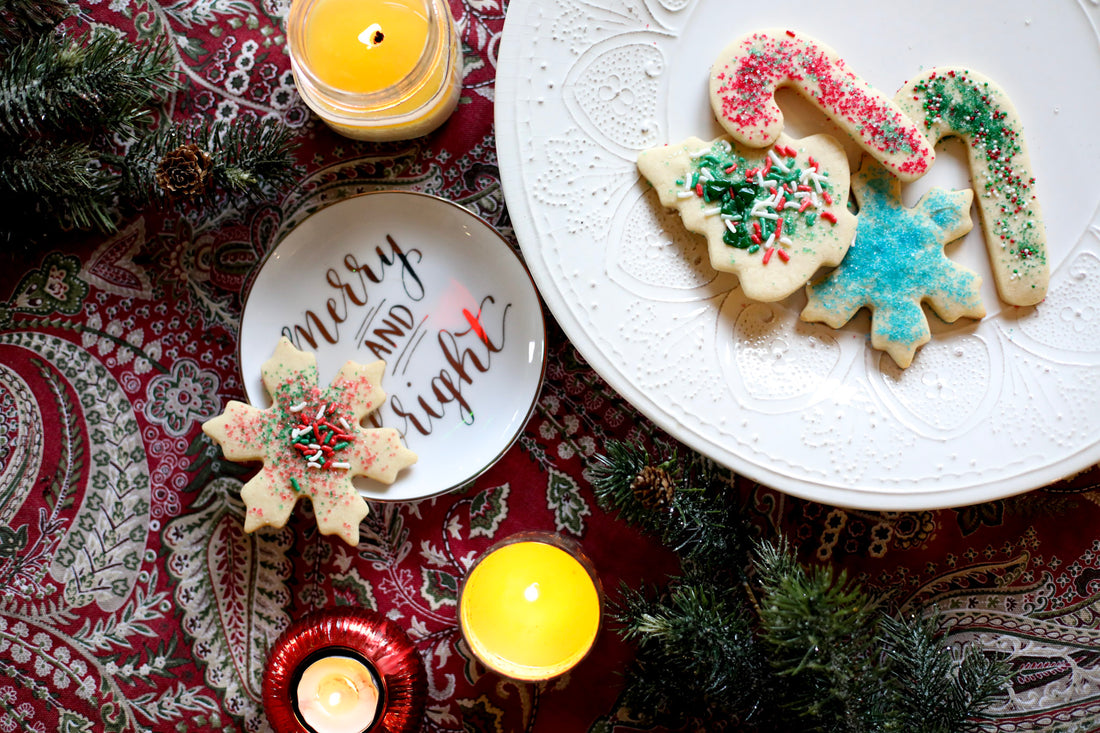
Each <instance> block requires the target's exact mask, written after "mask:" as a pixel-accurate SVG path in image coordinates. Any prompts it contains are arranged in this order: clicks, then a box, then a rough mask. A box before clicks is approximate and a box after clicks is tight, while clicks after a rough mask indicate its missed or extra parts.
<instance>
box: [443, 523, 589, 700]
mask: <svg viewBox="0 0 1100 733" xmlns="http://www.w3.org/2000/svg"><path fill="white" fill-rule="evenodd" d="M602 604H603V591H602V588H601V585H600V581H599V576H598V575H597V574H596V572H595V570H594V569H593V567H592V564H591V562H590V561H589V560H588V558H587V557H586V556H585V555H584V553H583V552H582V551H581V548H580V546H579V545H578V544H576V543H575V542H572V541H571V540H568V539H567V538H565V537H561V536H560V535H555V534H552V533H549V532H523V533H520V534H516V535H512V536H511V537H508V538H507V539H505V540H503V541H501V542H499V543H497V544H496V545H494V546H493V547H491V548H489V550H488V551H487V552H486V553H485V554H484V555H482V556H481V557H480V558H479V559H478V560H477V561H476V562H475V563H474V565H473V567H472V568H470V572H469V574H468V575H467V576H466V579H465V581H464V582H463V585H462V589H461V591H460V594H459V601H458V606H459V608H458V618H459V626H460V628H461V630H462V636H463V638H464V639H465V641H466V645H467V646H468V647H469V649H470V651H471V652H472V653H473V654H474V656H475V657H477V658H478V660H480V661H481V662H482V663H483V664H484V665H485V666H486V667H488V668H489V669H491V670H493V671H495V672H497V673H498V674H501V675H503V676H505V677H509V678H511V679H516V680H524V681H537V680H547V679H551V678H553V677H557V676H559V675H561V674H564V673H565V672H567V671H569V670H570V669H572V668H573V667H575V666H576V665H577V664H578V663H579V662H580V661H581V660H582V659H584V658H585V657H586V656H587V655H588V652H589V651H590V650H591V649H592V646H593V644H595V642H596V637H597V635H598V633H599V629H600V625H601V613H602V611H601V609H602Z"/></svg>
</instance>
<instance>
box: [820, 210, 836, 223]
mask: <svg viewBox="0 0 1100 733" xmlns="http://www.w3.org/2000/svg"><path fill="white" fill-rule="evenodd" d="M821 218H822V219H824V220H825V221H827V222H829V223H830V224H836V217H835V216H833V212H831V211H822V212H821Z"/></svg>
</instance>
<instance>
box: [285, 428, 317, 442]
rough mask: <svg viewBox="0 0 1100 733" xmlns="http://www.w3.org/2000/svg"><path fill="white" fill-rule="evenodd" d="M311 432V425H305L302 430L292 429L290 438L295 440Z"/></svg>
mask: <svg viewBox="0 0 1100 733" xmlns="http://www.w3.org/2000/svg"><path fill="white" fill-rule="evenodd" d="M312 432H313V426H312V425H306V426H305V427H304V428H301V429H298V428H294V431H293V432H292V433H291V434H290V437H291V438H294V439H295V440H297V439H298V438H300V437H302V436H303V435H309V434H310V433H312Z"/></svg>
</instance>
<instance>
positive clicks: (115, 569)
mask: <svg viewBox="0 0 1100 733" xmlns="http://www.w3.org/2000/svg"><path fill="white" fill-rule="evenodd" d="M452 8H453V11H454V14H455V17H456V18H457V20H458V23H459V26H460V28H461V33H462V39H463V44H464V50H465V55H466V61H465V65H466V68H465V83H464V89H463V94H462V100H461V103H460V104H459V107H458V110H457V111H456V112H455V114H454V116H453V117H452V118H451V119H450V120H449V121H448V122H447V123H446V124H445V125H444V126H443V127H442V128H441V129H440V130H439V131H437V132H436V133H434V134H432V135H429V136H427V137H426V138H422V139H419V140H414V141H411V142H401V143H388V144H379V145H371V144H364V143H357V142H353V141H350V140H347V139H344V138H342V137H339V136H337V135H335V134H333V133H332V132H331V131H330V130H329V129H328V128H326V127H325V126H324V125H323V124H321V123H319V121H318V120H317V119H316V118H314V117H312V116H311V115H310V113H309V112H308V110H307V109H306V107H305V106H304V105H303V104H302V102H301V100H300V99H299V97H298V96H297V94H296V92H295V90H294V86H293V81H292V79H291V76H290V71H289V62H288V58H287V54H286V46H285V40H284V37H283V31H282V24H283V15H284V14H285V7H284V3H281V2H276V1H275V0H218V1H214V2H193V3H183V2H179V3H165V2H161V3H157V2H146V1H144V0H111V1H110V2H102V1H101V0H85V1H84V2H82V3H81V9H82V11H83V12H82V14H81V15H80V16H79V17H77V18H74V19H70V21H67V24H68V25H71V26H72V27H73V28H74V29H80V28H82V27H85V26H87V25H88V24H91V23H101V24H107V25H110V26H114V27H117V28H119V29H120V30H121V31H122V32H124V33H125V34H127V35H128V36H129V37H131V38H134V39H136V40H139V41H142V42H148V41H152V40H154V39H155V38H163V37H168V38H170V39H171V48H172V52H173V53H174V54H175V58H176V63H177V65H178V68H179V70H180V71H181V73H182V78H183V79H184V80H185V84H184V88H183V89H182V91H180V92H179V93H178V94H176V95H175V96H174V97H173V98H172V99H171V100H170V102H169V103H168V104H167V105H166V106H165V107H164V109H162V110H160V114H161V115H162V117H171V118H175V119H192V118H194V119H222V120H227V121H231V122H232V121H236V120H242V119H245V118H263V117H277V118H280V119H282V120H283V121H285V122H286V123H287V124H288V125H290V126H292V127H293V128H294V129H295V131H296V135H297V136H298V138H299V140H300V143H301V147H300V149H299V151H298V153H297V164H298V167H299V171H298V176H297V184H296V185H294V186H293V187H292V188H290V189H289V190H288V191H286V193H285V195H284V197H283V198H282V199H280V200H278V201H272V202H269V203H267V204H263V205H255V206H251V207H249V208H246V209H241V210H237V209H231V208H225V209H224V210H219V211H215V212H209V211H192V210H186V209H185V210H149V211H145V212H140V213H139V214H137V215H135V216H134V217H132V218H131V219H130V220H128V221H127V222H126V223H125V224H124V226H123V227H122V229H121V231H120V232H119V233H118V234H116V235H113V236H100V235H87V234H72V235H67V236H61V237H57V238H55V240H54V241H52V242H51V243H50V244H49V245H47V246H45V247H36V248H32V249H26V250H23V249H19V248H13V249H12V250H9V251H6V252H4V254H3V255H2V257H3V265H2V266H0V733H7V732H8V731H37V732H38V733H45V732H46V731H65V732H66V733H76V732H77V731H95V732H97V733H98V732H100V731H147V730H148V731H158V732H159V731H164V732H168V731H178V732H180V733H184V732H192V733H198V732H200V731H202V732H205V731H226V730H242V731H266V730H270V727H269V723H268V722H267V720H266V719H265V717H264V714H263V710H262V705H261V690H262V683H263V666H264V661H265V659H266V655H267V651H268V649H269V648H270V645H271V643H272V641H273V640H274V639H275V638H276V637H277V636H278V635H279V634H280V633H281V632H282V631H283V630H284V629H285V628H286V627H287V625H288V624H289V623H290V621H291V620H293V619H296V618H299V617H301V616H302V615H303V614H304V613H306V612H308V611H311V610H314V609H321V608H328V607H333V606H340V605H356V606H362V607H367V608H371V609H375V610H377V611H379V612H381V613H383V614H384V615H385V616H387V617H388V618H390V619H392V620H394V621H395V622H396V623H397V624H399V625H400V626H401V627H402V628H403V629H404V630H405V631H406V632H407V633H408V634H409V636H410V638H411V639H412V640H413V641H414V642H415V645H416V648H417V650H418V652H419V653H420V655H421V657H422V660H423V662H424V665H425V668H426V671H427V679H428V690H427V699H428V703H427V709H426V711H425V717H424V721H423V725H422V728H423V730H425V731H433V732H440V733H442V732H445V731H459V730H476V731H483V730H484V731H554V732H558V731H633V730H641V729H644V726H642V725H641V724H639V723H637V722H636V721H633V720H632V719H631V716H630V713H629V711H627V710H624V709H622V708H621V706H620V704H619V701H618V694H619V690H620V689H621V678H622V677H621V676H622V673H623V672H624V671H625V669H626V666H627V663H628V661H629V659H630V655H631V651H630V648H629V647H628V646H627V645H626V644H624V643H623V642H622V641H621V640H620V639H619V638H618V636H617V635H616V633H615V631H614V628H613V627H612V626H610V625H607V626H605V628H604V630H603V633H602V634H601V636H600V638H599V641H598V644H597V646H596V648H595V650H594V652H593V653H592V654H591V655H590V657H589V658H588V659H586V660H585V661H584V662H583V663H582V664H581V665H580V666H579V667H578V668H576V669H575V670H574V671H573V672H572V673H570V674H569V675H567V676H565V677H562V678H560V679H558V680H555V681H553V682H551V683H548V684H543V685H535V684H520V683H516V682H511V681H507V680H504V679H502V678H499V677H497V676H495V675H493V674H491V673H488V672H487V671H486V669H485V668H484V667H482V666H481V665H480V664H478V663H477V662H475V661H474V660H473V658H472V657H471V655H470V653H469V651H468V650H467V648H466V646H465V645H464V644H463V643H462V641H461V636H460V634H459V631H458V628H457V625H456V621H455V609H456V598H457V589H458V587H459V585H460V584H461V582H462V578H463V576H464V573H465V572H466V570H467V568H468V567H469V564H470V562H471V561H472V559H473V558H474V557H476V555H477V553H479V552H480V551H481V550H483V549H484V548H486V547H488V546H489V545H490V544H492V543H494V542H495V541H496V540H498V539H500V538H502V537H505V536H507V535H509V534H511V533H513V532H515V531H520V530H531V529H538V530H550V531H554V532H559V533H562V534H564V535H567V536H569V537H572V538H574V539H576V540H578V541H579V542H580V543H581V544H582V545H583V547H584V548H585V550H586V551H587V552H588V554H589V555H590V556H591V558H592V560H593V562H594V564H595V566H596V567H597V569H598V571H599V574H600V576H601V580H602V583H603V586H604V588H606V589H608V592H609V593H610V594H611V595H612V596H614V595H615V593H616V589H617V588H618V587H619V586H620V584H621V583H624V582H625V583H627V584H630V585H635V586H636V585H638V584H641V583H647V584H660V583H661V582H662V581H663V580H664V579H665V578H667V577H668V575H669V574H670V573H674V572H675V571H676V567H677V565H676V559H675V557H673V556H672V555H671V554H670V553H669V552H668V551H667V550H665V549H664V548H662V547H660V546H658V545H656V544H655V543H654V542H653V541H651V540H649V539H647V538H645V537H643V536H640V535H639V534H638V533H637V532H636V531H635V530H633V529H631V528H628V527H627V526H625V525H624V524H623V523H622V522H621V521H620V520H618V519H617V518H616V517H615V516H613V515H610V514H608V513H606V512H605V511H603V510H602V509H601V508H600V507H599V506H598V505H597V503H596V501H595V499H594V497H593V493H592V488H591V484H590V482H589V479H588V475H587V473H586V469H587V467H588V466H589V465H590V464H591V461H592V459H593V457H594V456H595V455H596V454H598V453H600V452H601V451H602V450H603V447H604V446H605V445H606V444H607V441H609V440H611V439H620V440H630V441H637V442H641V443H643V444H645V445H651V446H669V445H671V444H672V441H671V440H670V439H669V438H668V437H667V436H665V435H663V434H661V432H660V431H659V430H657V429H656V428H655V427H654V426H653V425H652V424H650V423H649V422H648V421H647V420H645V419H644V418H643V417H641V416H640V415H639V414H638V413H637V412H636V411H635V410H634V409H633V408H632V407H631V406H630V405H629V404H627V403H626V402H625V401H624V400H623V399H622V398H620V397H619V396H618V395H616V394H615V393H614V392H613V391H612V390H611V389H610V388H609V387H608V386H607V385H606V384H605V383H604V382H603V381H602V380H601V379H600V377H599V376H597V375H596V374H595V372H593V370H592V369H591V368H590V367H589V366H588V365H587V364H586V363H585V361H584V359H583V358H582V356H581V355H580V354H578V353H577V351H576V350H575V349H574V348H573V347H572V346H571V345H570V343H569V342H568V340H567V339H566V338H565V337H564V336H563V334H562V333H561V332H560V330H559V329H558V328H557V327H556V326H555V325H554V323H553V319H552V317H551V316H550V314H547V318H548V323H549V361H548V369H547V374H546V381H545V385H544V387H543V390H542V393H541V396H540V398H539V401H538V405H537V408H536V410H535V412H534V414H533V416H532V417H531V419H530V421H529V423H528V424H527V426H526V428H525V430H524V432H523V434H522V436H521V438H520V440H519V441H518V442H517V443H516V445H515V446H514V447H513V448H512V449H511V450H510V451H508V453H507V454H506V455H505V456H504V457H503V458H502V459H501V460H500V461H499V462H498V463H497V464H496V465H495V466H493V467H492V468H491V469H490V470H489V471H488V472H486V473H485V474H483V475H482V476H480V477H479V478H478V479H477V480H476V481H474V482H472V483H471V484H470V485H469V486H466V487H464V489H462V490H460V491H457V492H453V493H451V494H447V495H444V496H441V497H438V498H435V499H431V500H427V501H423V502H419V503H415V504H411V503H410V504H386V505H375V506H374V507H373V511H372V513H371V515H370V517H369V518H368V519H367V520H366V521H365V522H364V524H363V527H362V539H361V542H360V544H359V546H358V547H357V548H354V549H353V548H350V547H348V546H346V545H344V544H343V543H341V542H339V541H336V540H334V539H332V538H329V537H323V536H320V535H318V534H317V531H316V527H315V525H314V523H313V521H312V518H311V517H310V516H309V514H308V511H309V510H308V508H307V507H304V506H299V507H298V509H297V510H296V511H295V513H294V515H293V516H292V519H291V521H290V522H289V524H288V525H287V526H286V527H285V528H283V529H281V530H276V531H263V532H257V533H254V534H245V533H244V532H243V529H242V527H243V513H244V510H243V506H242V504H241V501H240V496H239V492H240V487H241V484H242V482H243V481H244V480H246V479H247V478H248V477H249V475H251V473H250V472H251V471H254V470H255V467H249V466H241V465H237V464H232V463H227V462H226V461H224V460H223V459H222V458H221V454H220V452H219V451H218V450H217V449H216V448H215V447H214V446H213V445H212V444H211V443H210V441H209V440H208V439H206V438H205V437H204V436H203V435H202V433H201V430H200V424H201V423H202V422H203V421H204V420H206V419H209V418H211V417H213V416H215V415H217V414H218V413H220V412H221V410H222V409H223V408H224V406H225V404H226V402H227V401H228V400H230V399H240V398H242V397H243V386H242V384H241V381H240V378H239V377H238V372H237V338H238V326H239V321H240V315H241V308H242V292H243V290H244V289H245V287H246V284H247V282H248V281H249V278H250V277H251V276H252V275H254V273H255V270H256V268H257V266H258V264H259V262H260V261H261V259H262V258H263V256H264V254H265V253H266V252H268V251H269V250H270V249H271V248H272V246H273V245H274V244H275V242H274V241H273V240H274V235H275V232H276V231H277V229H278V227H279V225H280V223H281V222H283V221H285V220H286V219H287V218H288V217H290V216H292V215H298V214H301V213H303V212H308V211H311V210H315V209H318V208H320V207H323V206H324V205H326V204H327V203H329V202H331V201H333V200H335V199H338V198H341V197H345V196H348V195H351V194H355V193H360V192H365V191H374V190H381V189H396V190H410V191H421V192H427V193H432V194H436V195H438V196H442V197H444V198H446V199H449V200H451V201H454V202H457V203H459V204H461V205H463V206H465V207H467V208H469V209H470V210H471V211H473V212H475V213H476V214H478V215H480V216H481V217H483V218H485V219H486V220H487V221H489V222H490V223H492V224H493V225H494V226H496V227H497V228H498V229H499V230H500V231H501V232H502V233H503V234H504V235H505V236H506V237H508V238H511V236H512V233H511V227H510V222H509V218H508V211H507V209H506V207H505V202H504V199H503V196H502V193H501V187H500V176H499V173H498V168H497V160H496V151H495V145H494V134H493V89H494V77H495V73H496V67H495V64H496V50H497V46H498V43H499V40H500V34H501V29H502V26H503V21H504V14H505V10H506V8H505V6H504V4H503V3H502V2H500V1H498V0H452ZM6 215H11V213H10V212H9V213H8V214H6ZM1098 480H1100V471H1097V470H1095V469H1094V470H1092V471H1089V472H1086V473H1084V474H1082V475H1079V476H1077V477H1075V478H1073V479H1072V480H1068V481H1066V482H1063V483H1061V484H1058V485H1056V486H1053V487H1046V488H1040V487H1036V490H1035V491H1032V492H1030V493H1027V494H1024V495H1022V496H1019V497H1016V498H1011V499H1005V500H1002V501H994V502H990V503H987V504H982V505H979V506H971V507H963V508H958V509H948V510H942V511H923V512H866V511H853V510H845V509H839V508H834V507H829V506H824V505H820V504H815V503H812V502H807V501H803V500H798V499H793V498H790V497H787V496H784V495H783V494H781V493H778V492H776V491H774V490H772V489H770V488H768V487H765V486H761V485H757V484H754V483H752V482H750V481H748V480H742V481H740V482H738V483H737V485H736V486H735V487H734V489H733V490H732V491H731V501H739V502H741V503H742V504H743V505H744V506H745V507H746V508H747V509H746V511H748V512H749V514H750V517H751V519H752V521H753V522H754V523H756V524H758V525H759V526H760V528H761V529H762V530H763V531H765V532H768V533H777V532H783V533H786V534H787V535H788V536H790V537H791V538H793V539H794V540H796V542H797V545H798V546H799V547H800V548H802V551H803V553H804V557H803V559H804V560H805V561H806V562H811V563H812V562H820V563H830V564H833V565H835V566H837V567H843V568H846V569H847V570H848V571H849V572H850V573H852V574H854V575H855V576H856V577H858V578H860V579H861V580H863V581H864V582H865V583H867V584H869V585H871V586H875V587H882V588H886V587H889V588H892V589H895V590H896V591H899V597H898V603H899V604H901V605H904V606H908V607H912V608H921V607H928V606H930V605H932V604H936V605H938V606H939V607H940V608H941V609H943V610H944V612H945V613H946V614H947V617H948V618H949V620H950V622H951V624H952V629H953V631H952V633H953V634H955V635H957V638H958V639H959V640H960V641H968V642H971V643H976V644H981V645H983V646H984V647H985V648H987V649H988V650H990V651H991V652H997V653H1002V654H1004V655H1005V656H1007V657H1008V658H1009V659H1010V661H1011V663H1012V665H1013V668H1014V671H1015V674H1014V677H1013V683H1012V688H1011V694H1010V696H1009V698H1008V700H1007V701H1006V702H1005V703H1004V704H1002V705H999V706H998V707H996V708H994V709H993V710H991V711H990V716H991V717H990V723H991V725H993V726H995V727H996V728H997V729H999V730H1003V731H1047V730H1077V731H1085V730H1100V692H1098V690H1100V536H1098V533H1097V531H1096V530H1095V527H1096V526H1097V525H1098V524H1100V492H1098V491H1097V488H1098V486H1097V484H1098Z"/></svg>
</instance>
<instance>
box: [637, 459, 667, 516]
mask: <svg viewBox="0 0 1100 733" xmlns="http://www.w3.org/2000/svg"><path fill="white" fill-rule="evenodd" d="M630 490H631V491H633V492H634V496H635V498H637V499H638V501H639V502H640V503H641V505H642V506H643V507H645V508H646V509H650V510H654V509H664V508H665V507H667V506H669V505H670V504H671V503H672V493H673V486H672V476H670V475H669V473H668V471H666V470H665V469H663V468H659V467H657V466H646V467H645V468H643V469H642V470H641V472H640V473H639V474H638V475H637V476H635V477H634V480H633V481H631V482H630Z"/></svg>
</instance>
